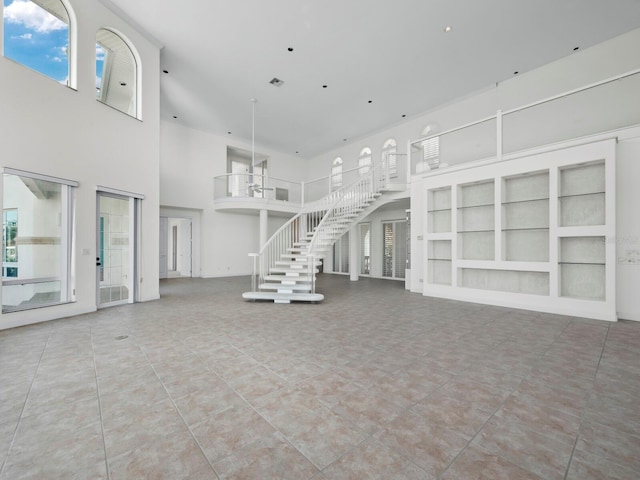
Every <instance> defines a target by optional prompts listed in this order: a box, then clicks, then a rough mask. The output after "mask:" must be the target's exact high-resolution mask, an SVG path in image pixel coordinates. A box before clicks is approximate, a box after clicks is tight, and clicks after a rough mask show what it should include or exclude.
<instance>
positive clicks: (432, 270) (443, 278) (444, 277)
mask: <svg viewBox="0 0 640 480" xmlns="http://www.w3.org/2000/svg"><path fill="white" fill-rule="evenodd" d="M428 279H429V283H431V284H435V285H451V279H452V274H451V260H430V261H429V277H428Z"/></svg>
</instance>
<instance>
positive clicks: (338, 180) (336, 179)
mask: <svg viewBox="0 0 640 480" xmlns="http://www.w3.org/2000/svg"><path fill="white" fill-rule="evenodd" d="M339 188H342V158H340V157H336V158H335V160H334V161H333V164H332V165H331V191H332V192H333V191H334V190H338V189H339Z"/></svg>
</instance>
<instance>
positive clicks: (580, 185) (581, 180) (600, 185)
mask: <svg viewBox="0 0 640 480" xmlns="http://www.w3.org/2000/svg"><path fill="white" fill-rule="evenodd" d="M605 190H606V189H605V170H604V162H603V161H597V162H591V163H585V164H581V165H572V166H570V167H565V168H561V169H560V191H559V196H560V197H567V196H572V195H583V194H589V193H595V192H604V191H605Z"/></svg>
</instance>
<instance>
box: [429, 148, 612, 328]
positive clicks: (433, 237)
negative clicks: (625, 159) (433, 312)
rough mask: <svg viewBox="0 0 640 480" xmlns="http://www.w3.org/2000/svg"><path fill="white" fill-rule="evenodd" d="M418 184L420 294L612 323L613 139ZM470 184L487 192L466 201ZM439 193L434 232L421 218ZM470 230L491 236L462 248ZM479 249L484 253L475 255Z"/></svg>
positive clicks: (439, 174) (442, 175)
mask: <svg viewBox="0 0 640 480" xmlns="http://www.w3.org/2000/svg"><path fill="white" fill-rule="evenodd" d="M421 182H422V184H421V187H420V188H421V189H422V191H423V192H425V195H423V198H424V212H425V213H424V215H425V218H424V222H423V225H424V226H425V230H424V241H425V248H424V251H425V255H424V257H423V271H424V272H426V274H425V280H424V283H423V290H422V293H423V294H424V295H429V296H436V297H444V298H451V299H456V300H465V301H472V302H477V303H485V304H492V305H501V306H507V307H515V308H523V309H528V310H535V311H543V312H550V313H557V314H564V315H572V316H578V317H586V318H596V319H601V320H609V321H615V320H616V319H617V316H616V309H615V139H611V140H605V141H599V142H594V143H588V144H584V145H580V146H576V147H571V148H565V149H558V150H555V151H548V152H545V153H540V154H536V155H530V156H523V157H519V158H514V159H511V160H508V161H503V162H495V163H489V164H486V163H485V164H482V165H478V166H475V167H474V166H469V167H466V168H462V167H460V168H458V169H456V170H455V171H451V172H446V171H445V170H442V171H440V172H434V173H433V174H429V175H425V176H424V177H423V179H422V180H421ZM489 185H490V187H489ZM474 186H478V187H477V188H478V189H479V188H484V189H486V190H484V191H483V199H480V197H478V201H477V202H475V203H474V202H473V201H471V200H470V199H471V198H473V196H472V195H468V193H469V192H471V190H472V189H473V188H474ZM581 187H584V188H583V189H582V190H581ZM442 191H449V192H450V193H451V196H450V199H449V200H450V204H449V205H447V206H450V207H451V208H450V219H448V220H450V224H451V228H450V231H446V232H443V231H433V230H432V229H431V228H430V227H431V225H432V222H431V223H430V221H429V218H428V215H429V213H428V212H433V211H435V210H438V209H437V208H436V206H435V203H434V201H433V200H434V198H435V197H434V193H437V192H442ZM592 197H598V198H599V197H601V200H600V199H599V200H598V201H597V202H594V201H592ZM567 198H569V199H572V200H569V201H568V202H567V200H566V199H567ZM575 199H585V201H584V202H582V203H581V202H580V201H578V200H575ZM446 210H448V209H446ZM471 212H475V213H471ZM448 220H442V219H440V221H441V222H443V223H448ZM479 230H482V231H483V232H480V231H479ZM478 234H479V235H487V236H488V238H489V237H490V238H492V240H493V245H491V242H490V241H486V242H484V243H476V244H475V245H474V246H473V247H470V246H468V245H467V246H466V247H465V241H469V238H468V237H470V236H473V235H478ZM477 240H478V239H476V242H477ZM438 242H446V245H447V246H449V244H450V252H451V259H450V260H449V259H442V258H440V257H437V256H436V255H435V254H434V251H435V250H434V248H435V247H437V246H439V245H440V246H441V245H445V244H444V243H438ZM585 245H587V247H585ZM589 245H590V247H589ZM595 245H598V247H597V249H598V253H597V256H594V255H595V253H593V251H592V250H594V249H596V247H595ZM580 248H582V249H583V250H584V249H585V248H586V249H587V251H586V252H585V251H583V252H582V253H580V251H579V250H580ZM474 249H475V250H474ZM589 249H591V250H589ZM478 250H482V252H483V254H474V252H477V251H478ZM590 251H591V253H592V255H591V256H590V254H589V252H590ZM445 261H446V262H447V263H449V264H450V270H448V269H446V268H445V267H444V266H443V262H445ZM443 272H446V273H443ZM449 273H450V277H449V276H448V274H449Z"/></svg>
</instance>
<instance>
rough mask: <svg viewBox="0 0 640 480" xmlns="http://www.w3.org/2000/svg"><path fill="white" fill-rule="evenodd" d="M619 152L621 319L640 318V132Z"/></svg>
mask: <svg viewBox="0 0 640 480" xmlns="http://www.w3.org/2000/svg"><path fill="white" fill-rule="evenodd" d="M638 130H640V129H638ZM616 155H617V159H616V160H617V165H616V167H617V175H616V197H617V198H616V207H617V212H616V213H617V218H616V222H617V228H616V249H617V257H618V264H617V265H616V288H617V292H616V293H617V310H618V318H622V319H626V320H637V321H640V295H639V293H640V210H639V209H638V206H640V188H638V180H640V131H638V132H637V134H636V138H630V139H628V140H624V141H622V142H620V143H618V146H617V148H616Z"/></svg>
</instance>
